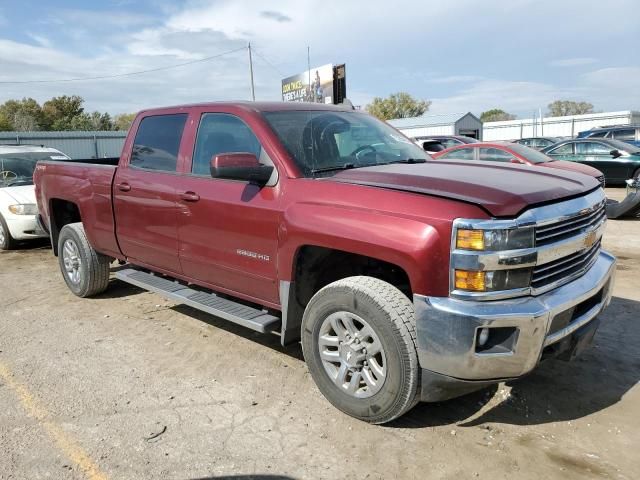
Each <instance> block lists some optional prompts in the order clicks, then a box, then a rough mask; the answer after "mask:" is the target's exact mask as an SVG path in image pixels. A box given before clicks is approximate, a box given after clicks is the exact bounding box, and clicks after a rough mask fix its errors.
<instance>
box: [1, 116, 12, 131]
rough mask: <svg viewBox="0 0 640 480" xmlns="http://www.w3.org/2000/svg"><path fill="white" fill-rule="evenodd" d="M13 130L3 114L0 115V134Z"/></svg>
mask: <svg viewBox="0 0 640 480" xmlns="http://www.w3.org/2000/svg"><path fill="white" fill-rule="evenodd" d="M12 130H13V125H12V124H11V122H10V121H9V119H8V118H7V117H5V116H4V114H2V113H0V132H10V131H12Z"/></svg>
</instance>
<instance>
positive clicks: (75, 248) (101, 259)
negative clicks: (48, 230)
mask: <svg viewBox="0 0 640 480" xmlns="http://www.w3.org/2000/svg"><path fill="white" fill-rule="evenodd" d="M58 262H59V264H60V270H61V271H62V276H63V278H64V281H65V282H66V284H67V286H68V287H69V290H71V291H72V292H73V293H74V294H75V295H77V296H78V297H90V296H92V295H97V294H98V293H102V292H104V291H105V290H106V289H107V286H108V285H109V264H110V263H111V259H110V258H109V257H107V256H105V255H102V254H101V253H98V252H96V251H95V250H94V249H93V247H92V246H91V245H90V244H89V241H88V240H87V236H86V234H85V232H84V227H83V226H82V223H70V224H68V225H65V226H64V227H63V228H62V230H60V235H59V237H58Z"/></svg>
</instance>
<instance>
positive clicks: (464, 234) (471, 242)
mask: <svg viewBox="0 0 640 480" xmlns="http://www.w3.org/2000/svg"><path fill="white" fill-rule="evenodd" d="M456 248H461V249H464V250H484V231H483V230H465V229H460V230H458V232H457V235H456Z"/></svg>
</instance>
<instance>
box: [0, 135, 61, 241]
mask: <svg viewBox="0 0 640 480" xmlns="http://www.w3.org/2000/svg"><path fill="white" fill-rule="evenodd" d="M39 160H69V157H67V156H66V155H65V154H64V153H62V152H60V151H58V150H56V149H55V148H44V147H37V146H31V145H15V146H14V145H0V250H9V249H11V248H14V247H15V246H16V242H17V241H19V240H29V239H32V238H39V237H47V236H48V234H47V233H46V232H44V231H43V230H42V229H40V228H39V227H38V225H37V224H36V214H37V213H38V212H37V207H36V197H35V192H34V186H33V170H34V169H35V167H36V163H37V162H38V161H39Z"/></svg>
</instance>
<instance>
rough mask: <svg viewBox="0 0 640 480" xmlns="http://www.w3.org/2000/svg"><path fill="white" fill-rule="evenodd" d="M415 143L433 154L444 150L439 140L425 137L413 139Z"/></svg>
mask: <svg viewBox="0 0 640 480" xmlns="http://www.w3.org/2000/svg"><path fill="white" fill-rule="evenodd" d="M414 142H415V144H416V145H418V146H419V147H420V148H422V149H423V150H424V151H425V152H427V153H428V154H433V153H437V152H441V151H443V150H446V149H447V147H445V146H444V145H443V144H442V142H440V140H433V139H426V140H414Z"/></svg>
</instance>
